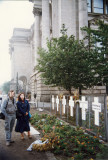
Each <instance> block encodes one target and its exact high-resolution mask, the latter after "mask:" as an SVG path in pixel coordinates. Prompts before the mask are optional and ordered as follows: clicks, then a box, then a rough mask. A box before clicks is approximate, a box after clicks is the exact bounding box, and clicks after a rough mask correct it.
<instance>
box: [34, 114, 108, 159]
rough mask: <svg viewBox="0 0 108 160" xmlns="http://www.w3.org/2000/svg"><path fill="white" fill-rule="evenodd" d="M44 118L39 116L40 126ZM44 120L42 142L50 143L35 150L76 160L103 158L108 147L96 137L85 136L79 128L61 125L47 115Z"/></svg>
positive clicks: (53, 117) (36, 147) (58, 121)
mask: <svg viewBox="0 0 108 160" xmlns="http://www.w3.org/2000/svg"><path fill="white" fill-rule="evenodd" d="M34 117H35V115H34ZM42 117H43V115H39V124H38V125H40V121H42ZM32 118H33V117H32ZM44 118H45V119H44V121H43V124H41V131H42V138H41V140H42V141H43V142H44V141H45V140H47V139H48V141H49V143H48V144H46V145H44V146H43V147H42V146H37V145H35V146H33V148H34V149H35V150H38V151H46V150H52V152H53V153H55V154H62V155H64V156H66V157H73V159H74V160H78V159H80V160H83V159H90V158H91V159H95V158H96V157H102V153H104V150H106V148H107V147H105V146H104V145H103V144H101V143H100V142H99V139H98V138H97V137H96V136H90V135H88V134H84V131H83V130H82V129H81V128H79V127H77V128H76V129H75V128H73V127H71V126H70V125H66V124H64V123H61V121H60V120H57V119H56V117H55V116H50V115H47V116H46V115H45V116H44ZM34 124H35V122H34ZM45 128H47V129H45Z"/></svg>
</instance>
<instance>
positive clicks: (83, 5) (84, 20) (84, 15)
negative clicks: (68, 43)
mask: <svg viewBox="0 0 108 160" xmlns="http://www.w3.org/2000/svg"><path fill="white" fill-rule="evenodd" d="M84 26H88V11H87V0H79V39H83V37H84V33H83V32H82V31H81V30H80V28H82V27H84Z"/></svg>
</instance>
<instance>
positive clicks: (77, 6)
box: [10, 0, 108, 101]
mask: <svg viewBox="0 0 108 160" xmlns="http://www.w3.org/2000/svg"><path fill="white" fill-rule="evenodd" d="M29 1H31V2H32V3H33V4H34V7H33V14H34V24H33V25H32V26H31V28H30V29H29V30H26V29H14V33H13V37H12V38H11V40H10V46H11V47H10V50H11V52H10V54H11V62H12V80H13V82H15V79H16V74H17V72H18V74H19V79H20V80H21V81H23V80H22V79H21V77H22V76H24V77H26V87H27V89H28V90H30V91H31V97H32V100H34V94H36V95H37V98H38V100H40V101H42V100H43V99H45V100H48V99H49V95H50V94H59V93H60V92H61V91H60V90H58V88H51V87H49V86H45V85H44V84H43V83H42V79H41V78H40V73H38V72H37V71H36V72H34V70H33V69H34V67H35V66H36V65H37V58H38V54H37V50H38V47H43V48H45V49H47V46H46V39H47V38H48V39H49V40H50V39H51V37H59V36H60V29H61V26H62V24H65V26H66V28H67V29H68V31H67V34H68V35H72V34H73V35H74V36H75V37H76V38H77V39H82V38H83V36H84V35H83V33H82V32H81V30H80V28H81V27H83V26H90V25H93V23H94V21H95V19H100V18H101V19H103V20H106V21H108V0H29ZM15 57H16V59H17V58H18V57H19V58H18V59H19V60H20V59H21V61H20V62H21V66H20V64H19V63H18V65H17V61H16V59H15ZM23 62H25V63H24V64H23ZM28 66H29V67H28ZM22 68H23V69H22ZM23 84H25V82H24V81H23ZM29 86H30V87H29ZM63 92H64V91H63ZM93 92H94V93H105V92H106V91H105V87H104V86H102V87H99V88H98V87H95V90H94V91H93ZM83 93H86V91H83Z"/></svg>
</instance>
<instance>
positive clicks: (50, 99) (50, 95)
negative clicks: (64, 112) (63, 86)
mask: <svg viewBox="0 0 108 160" xmlns="http://www.w3.org/2000/svg"><path fill="white" fill-rule="evenodd" d="M51 107H52V95H50V113H51Z"/></svg>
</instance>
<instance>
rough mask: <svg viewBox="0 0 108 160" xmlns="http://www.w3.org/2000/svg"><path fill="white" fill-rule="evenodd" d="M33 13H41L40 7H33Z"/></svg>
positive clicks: (39, 14)
mask: <svg viewBox="0 0 108 160" xmlns="http://www.w3.org/2000/svg"><path fill="white" fill-rule="evenodd" d="M33 14H34V16H41V15H42V9H41V8H35V7H33Z"/></svg>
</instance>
